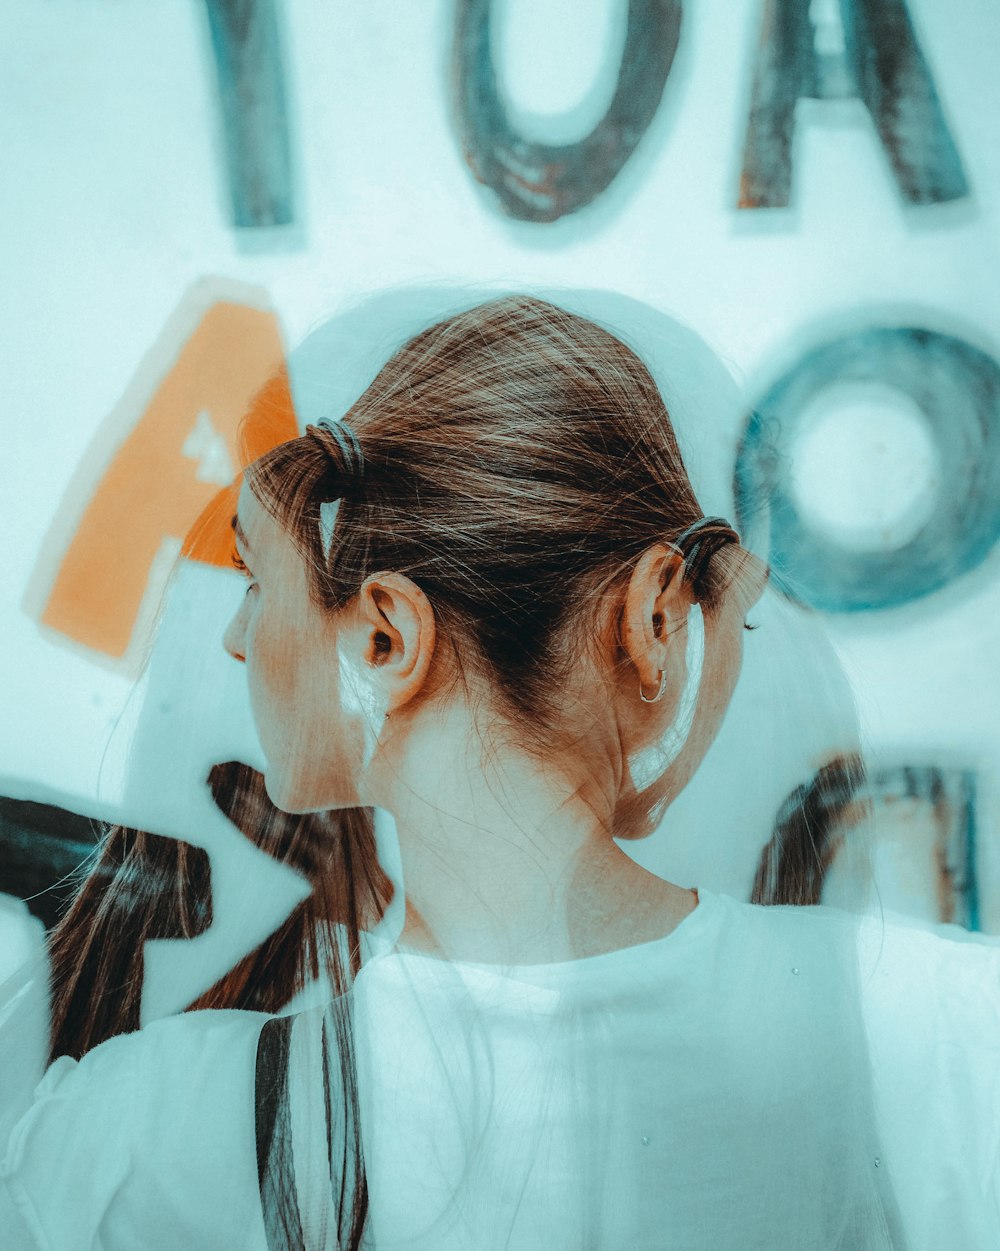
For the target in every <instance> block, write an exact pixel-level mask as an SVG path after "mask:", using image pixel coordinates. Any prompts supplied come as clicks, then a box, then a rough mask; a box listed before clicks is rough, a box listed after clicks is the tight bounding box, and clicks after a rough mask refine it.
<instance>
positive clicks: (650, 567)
mask: <svg viewBox="0 0 1000 1251" xmlns="http://www.w3.org/2000/svg"><path fill="white" fill-rule="evenodd" d="M683 569H684V559H683V557H682V556H681V555H680V554H679V553H678V552H675V551H673V550H672V549H671V548H669V547H667V546H666V545H665V544H662V543H657V544H655V545H654V546H653V547H650V548H648V549H647V550H646V551H645V552H643V554H642V555H641V556H640V557H639V561H638V563H637V564H636V567H635V569H634V570H633V571H632V576H631V577H630V578H629V582H628V587H627V589H626V591H625V606H624V610H623V613H622V627H621V642H622V645H623V647H624V648H625V651H626V652H627V653H628V656H629V659H630V660H631V661H632V663H633V664H634V665H635V667H636V669H637V671H638V673H639V682H640V686H641V689H642V690H647V689H652V690H654V691H655V690H656V689H657V687H658V686H659V683H660V677H661V674H662V673H663V671H664V670H665V669H666V668H667V656H668V650H669V640H670V635H671V634H673V633H674V631H675V630H676V629H678V628H680V627H681V626H682V625H683V624H684V622H685V621H686V620H687V612H688V608H689V607H690V603H691V595H690V593H689V592H688V590H687V588H685V587H683V586H682V582H683Z"/></svg>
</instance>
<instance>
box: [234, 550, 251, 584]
mask: <svg viewBox="0 0 1000 1251" xmlns="http://www.w3.org/2000/svg"><path fill="white" fill-rule="evenodd" d="M229 563H230V564H231V565H232V567H233V568H234V569H235V570H237V572H239V573H242V574H243V576H244V577H245V578H249V577H250V570H249V569H248V568H247V567H246V565H245V564H244V563H243V561H242V560H240V555H239V552H233V553H232V554H231V555H230V557H229Z"/></svg>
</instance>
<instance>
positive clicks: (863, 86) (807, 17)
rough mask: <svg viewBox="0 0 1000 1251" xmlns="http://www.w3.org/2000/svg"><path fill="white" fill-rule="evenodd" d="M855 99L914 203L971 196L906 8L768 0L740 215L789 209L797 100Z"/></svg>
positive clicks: (891, 0)
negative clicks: (860, 103)
mask: <svg viewBox="0 0 1000 1251" xmlns="http://www.w3.org/2000/svg"><path fill="white" fill-rule="evenodd" d="M852 97H856V98H857V99H859V100H861V101H862V102H863V104H864V106H865V109H866V110H867V112H868V114H869V116H870V118H871V120H872V123H873V127H874V132H875V134H876V135H877V137H878V139H879V141H880V143H881V145H882V149H883V151H884V153H885V156H886V158H887V161H888V164H889V168H890V170H891V171H892V174H893V177H894V179H895V182H896V186H897V188H898V190H899V193H900V195H901V196H902V197H903V199H904V200H905V201H906V202H907V203H908V204H913V205H922V204H937V203H941V202H943V201H947V200H958V199H961V198H962V197H964V196H966V195H968V190H969V189H968V184H967V182H966V178H965V173H964V170H963V168H962V161H961V158H960V156H959V153H958V148H957V147H956V145H955V141H954V139H953V138H952V135H951V131H950V130H949V128H948V124H947V122H946V121H945V117H944V113H943V111H942V108H941V103H940V100H939V98H938V93H937V89H936V87H935V84H934V80H933V78H932V76H931V71H930V69H929V67H928V65H927V61H926V59H925V58H924V55H923V53H922V51H921V49H920V45H919V44H918V42H917V38H916V35H915V33H914V30H913V24H912V22H911V20H910V16H909V13H908V12H907V8H906V3H905V0H827V3H817V0H767V3H766V6H765V9H764V18H763V23H762V27H761V42H760V48H759V50H758V53H757V61H756V65H755V67H754V75H753V87H752V94H751V103H750V116H749V120H748V124H747V133H746V140H745V144H744V150H743V162H742V170H741V174H740V194H739V207H740V208H741V209H759V208H781V207H784V206H786V205H787V204H788V203H789V201H790V199H791V195H792V179H793V163H794V160H793V152H794V138H795V129H796V117H795V113H796V105H797V104H798V101H799V100H801V99H804V98H810V99H815V100H838V99H846V98H852Z"/></svg>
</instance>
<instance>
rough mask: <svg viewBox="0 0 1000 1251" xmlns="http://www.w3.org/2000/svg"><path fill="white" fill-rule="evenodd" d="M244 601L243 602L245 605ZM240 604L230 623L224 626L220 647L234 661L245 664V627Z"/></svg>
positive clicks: (242, 606)
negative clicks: (224, 630)
mask: <svg viewBox="0 0 1000 1251" xmlns="http://www.w3.org/2000/svg"><path fill="white" fill-rule="evenodd" d="M245 602H246V601H244V604H245ZM244 604H241V605H240V607H239V610H238V611H237V612H236V613H235V615H234V616H233V619H232V621H230V623H229V625H228V626H226V632H225V634H224V635H223V636H222V646H223V647H224V648H225V649H226V651H227V652H228V653H229V654H230V656H232V658H233V659H234V660H239V661H242V662H244V663H245V662H246V640H245V633H246V631H245V627H244V622H243V608H244Z"/></svg>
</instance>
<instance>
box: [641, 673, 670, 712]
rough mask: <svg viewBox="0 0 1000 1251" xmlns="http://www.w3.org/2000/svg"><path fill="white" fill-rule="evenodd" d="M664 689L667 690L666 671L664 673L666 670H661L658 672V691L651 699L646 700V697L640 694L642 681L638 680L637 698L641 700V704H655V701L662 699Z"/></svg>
mask: <svg viewBox="0 0 1000 1251" xmlns="http://www.w3.org/2000/svg"><path fill="white" fill-rule="evenodd" d="M666 689H667V671H666V669H661V670H660V689H659V690H658V691H657V692H656V694H655V695H654V696H653V698H652V699H647V698H646V696H645V695H643V693H642V679H641V678H640V680H639V698H640V699H641V700H642V702H643V703H644V704H655V703H656V702H657V700H659V699H662V698H663V692H664V691H665V690H666Z"/></svg>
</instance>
